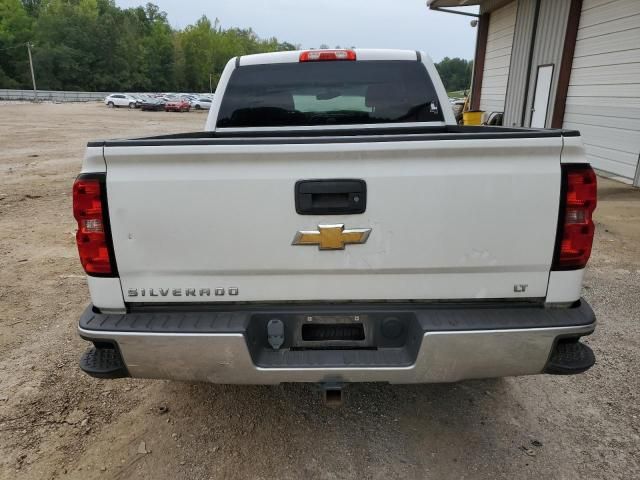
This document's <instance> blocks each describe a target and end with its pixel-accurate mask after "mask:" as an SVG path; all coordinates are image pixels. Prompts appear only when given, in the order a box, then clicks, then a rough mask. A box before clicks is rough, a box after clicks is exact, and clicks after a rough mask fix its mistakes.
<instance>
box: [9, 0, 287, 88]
mask: <svg viewBox="0 0 640 480" xmlns="http://www.w3.org/2000/svg"><path fill="white" fill-rule="evenodd" d="M27 41H31V42H33V43H34V44H35V46H34V48H33V55H34V59H33V60H34V67H35V70H36V77H37V82H38V86H39V88H42V89H61V90H97V91H115V90H120V91H176V90H191V91H206V90H208V89H209V78H210V76H212V77H213V80H214V83H217V81H218V79H219V78H220V74H221V73H222V70H223V69H224V66H225V65H226V63H227V61H228V60H229V59H230V58H232V57H234V56H236V55H246V54H251V53H259V52H270V51H275V50H291V49H295V48H296V47H295V45H293V44H291V43H287V42H280V41H279V40H278V39H277V38H269V39H261V38H259V37H258V36H257V35H256V34H255V32H254V31H253V30H252V29H250V28H246V29H240V28H232V29H227V30H225V29H223V28H222V26H221V25H220V22H219V21H218V19H215V20H214V21H213V22H211V21H210V20H209V19H208V18H207V17H206V16H203V17H201V18H200V19H199V20H198V21H197V22H196V23H195V24H193V25H189V26H187V27H186V28H185V29H183V30H174V29H172V28H171V26H170V24H169V21H168V19H167V15H166V13H164V12H162V11H161V10H160V9H159V8H158V7H157V6H156V5H154V4H152V3H147V4H146V5H145V6H139V7H136V8H128V9H121V8H119V7H118V6H117V5H116V4H115V1H114V0H22V1H20V0H0V88H1V87H4V88H7V87H9V88H17V87H23V88H24V87H27V88H28V87H29V86H30V74H29V65H28V59H27V51H26V42H27Z"/></svg>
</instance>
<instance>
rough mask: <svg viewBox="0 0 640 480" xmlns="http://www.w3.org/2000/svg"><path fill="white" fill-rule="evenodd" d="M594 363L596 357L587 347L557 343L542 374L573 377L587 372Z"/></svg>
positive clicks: (574, 343) (570, 343)
mask: <svg viewBox="0 0 640 480" xmlns="http://www.w3.org/2000/svg"><path fill="white" fill-rule="evenodd" d="M595 363H596V356H595V354H594V353H593V350H591V348H589V346H587V345H585V344H584V343H580V342H575V341H574V342H558V344H556V346H555V348H554V350H553V353H552V354H551V358H550V359H549V362H548V363H547V367H546V368H545V370H544V373H549V374H551V375H575V374H578V373H583V372H586V371H587V370H589V369H590V368H591V367H593V365H594V364H595Z"/></svg>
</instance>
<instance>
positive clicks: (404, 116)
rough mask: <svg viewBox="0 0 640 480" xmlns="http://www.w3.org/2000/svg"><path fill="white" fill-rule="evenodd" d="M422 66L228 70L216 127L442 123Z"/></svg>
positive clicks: (343, 65) (396, 63)
mask: <svg viewBox="0 0 640 480" xmlns="http://www.w3.org/2000/svg"><path fill="white" fill-rule="evenodd" d="M442 120H443V116H442V110H441V108H440V105H439V104H438V99H437V95H436V93H435V89H434V87H433V84H432V83H431V79H430V78H429V75H428V74H427V71H426V69H425V68H424V65H423V64H422V63H420V62H417V61H355V62H351V61H342V62H303V63H281V64H271V65H248V66H244V67H239V68H237V69H236V70H234V72H233V74H232V75H231V78H230V79H229V84H228V86H227V90H226V91H225V93H224V97H223V99H222V105H221V107H220V113H219V114H218V123H217V126H218V127H221V128H224V127H227V128H228V127H285V126H290V127H295V126H313V125H349V124H368V123H400V122H433V121H442Z"/></svg>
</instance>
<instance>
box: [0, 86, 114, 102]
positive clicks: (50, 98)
mask: <svg viewBox="0 0 640 480" xmlns="http://www.w3.org/2000/svg"><path fill="white" fill-rule="evenodd" d="M111 93H113V92H66V91H59V90H38V94H37V97H34V93H33V90H9V89H2V88H0V100H16V101H19V100H29V101H32V100H34V98H37V100H38V101H40V102H95V101H98V100H104V97H106V96H107V95H110V94H111Z"/></svg>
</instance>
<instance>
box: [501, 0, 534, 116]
mask: <svg viewBox="0 0 640 480" xmlns="http://www.w3.org/2000/svg"><path fill="white" fill-rule="evenodd" d="M535 11H536V0H518V13H517V16H516V26H515V32H514V35H513V48H512V50H511V66H510V67H509V82H508V84H507V95H506V99H505V106H504V120H503V124H504V125H505V126H518V127H519V126H521V120H522V109H523V108H524V102H525V97H526V95H525V91H524V90H525V88H526V80H527V66H528V61H529V51H530V49H531V34H532V33H533V20H534V16H535Z"/></svg>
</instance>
